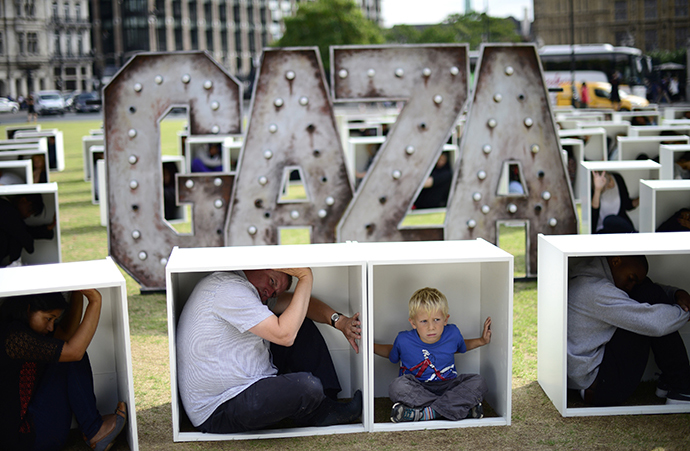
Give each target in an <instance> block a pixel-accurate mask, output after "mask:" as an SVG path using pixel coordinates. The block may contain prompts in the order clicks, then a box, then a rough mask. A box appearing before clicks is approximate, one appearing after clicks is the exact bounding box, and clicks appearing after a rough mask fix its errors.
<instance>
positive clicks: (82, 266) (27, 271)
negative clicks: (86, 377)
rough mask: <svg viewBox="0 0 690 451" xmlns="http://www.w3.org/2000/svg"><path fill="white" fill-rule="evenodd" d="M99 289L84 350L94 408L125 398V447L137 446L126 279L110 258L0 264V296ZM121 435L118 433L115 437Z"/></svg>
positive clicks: (104, 410) (106, 408) (111, 407)
mask: <svg viewBox="0 0 690 451" xmlns="http://www.w3.org/2000/svg"><path fill="white" fill-rule="evenodd" d="M86 288H95V289H97V290H98V291H99V292H100V293H101V296H102V298H103V301H102V304H101V316H100V320H99V322H98V328H97V329H96V334H95V335H94V337H93V340H92V341H91V344H90V345H89V347H88V349H87V352H88V354H89V359H90V360H91V367H92V370H93V376H94V391H95V393H96V402H97V407H98V410H99V411H100V412H101V414H103V415H105V414H108V413H112V412H114V411H115V406H116V405H117V403H118V401H125V402H127V411H128V414H127V423H126V424H125V429H124V431H123V432H122V434H123V435H125V436H126V440H127V443H128V444H129V449H130V450H131V451H136V450H138V449H139V442H138V436H137V418H136V406H135V404H134V383H133V378H132V352H131V349H130V343H129V316H128V312H127V287H126V284H125V279H124V277H123V276H122V274H121V273H120V270H119V269H118V268H117V266H116V265H115V263H114V262H113V261H112V260H111V259H110V258H106V259H104V260H96V261H87V262H73V263H59V264H52V265H41V266H21V267H14V268H3V269H0V298H6V297H10V296H20V295H27V294H36V293H51V292H63V293H64V292H68V291H73V290H82V289H86ZM119 440H120V439H119V438H118V441H119Z"/></svg>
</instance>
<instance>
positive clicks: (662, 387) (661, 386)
mask: <svg viewBox="0 0 690 451" xmlns="http://www.w3.org/2000/svg"><path fill="white" fill-rule="evenodd" d="M669 391H671V386H669V385H668V384H667V383H666V382H663V381H659V382H658V383H657V384H656V396H657V397H658V398H665V397H666V396H668V392H669Z"/></svg>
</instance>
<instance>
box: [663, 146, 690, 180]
mask: <svg viewBox="0 0 690 451" xmlns="http://www.w3.org/2000/svg"><path fill="white" fill-rule="evenodd" d="M686 152H690V144H662V145H660V146H659V163H660V164H661V173H660V175H659V178H660V179H661V180H672V179H674V178H676V174H675V172H676V168H675V164H676V161H678V159H680V157H681V155H683V154H684V153H686Z"/></svg>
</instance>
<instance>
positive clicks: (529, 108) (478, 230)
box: [445, 44, 577, 276]
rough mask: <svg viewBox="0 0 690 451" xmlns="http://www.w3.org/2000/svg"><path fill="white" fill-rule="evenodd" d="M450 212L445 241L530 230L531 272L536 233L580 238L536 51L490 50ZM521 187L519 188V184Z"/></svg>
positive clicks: (465, 138) (473, 106)
mask: <svg viewBox="0 0 690 451" xmlns="http://www.w3.org/2000/svg"><path fill="white" fill-rule="evenodd" d="M477 67H478V70H477V75H476V77H477V80H476V83H475V89H474V96H473V99H472V102H471V104H470V108H469V113H468V117H467V123H466V125H465V133H464V134H463V136H462V140H461V143H460V150H461V154H462V162H461V166H460V169H459V170H458V171H456V173H455V175H454V180H453V184H452V188H451V194H450V199H449V201H448V210H447V213H446V223H445V228H446V239H451V240H466V239H475V238H479V237H481V238H484V239H486V240H487V241H490V242H492V243H495V244H497V236H496V232H497V227H498V223H500V222H508V223H511V222H513V223H520V222H521V223H524V224H525V225H526V235H527V245H526V258H527V262H526V266H527V275H528V276H531V275H535V274H536V268H537V260H536V259H537V234H539V233H543V234H549V235H550V234H559V235H563V234H573V233H577V212H576V211H575V203H574V201H573V195H572V190H571V187H570V183H569V182H568V176H567V172H566V168H565V164H564V161H563V158H562V156H561V149H560V144H559V141H558V135H557V134H556V127H555V124H554V121H553V116H552V114H551V108H550V104H549V98H548V94H547V91H546V88H545V84H544V78H543V76H542V71H541V65H540V63H539V58H538V56H537V51H536V47H535V46H534V45H529V44H519V45H486V46H484V47H483V48H482V54H481V58H480V61H479V63H478V64H477ZM515 183H517V185H516V184H515Z"/></svg>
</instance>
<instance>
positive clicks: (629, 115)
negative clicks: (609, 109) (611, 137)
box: [611, 110, 659, 124]
mask: <svg viewBox="0 0 690 451" xmlns="http://www.w3.org/2000/svg"><path fill="white" fill-rule="evenodd" d="M637 117H643V118H646V119H647V120H649V121H650V123H651V124H658V123H659V112H658V111H653V110H638V111H614V112H613V113H612V114H611V120H612V121H614V122H620V121H629V122H630V123H631V124H634V123H635V120H634V119H635V118H637Z"/></svg>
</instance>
